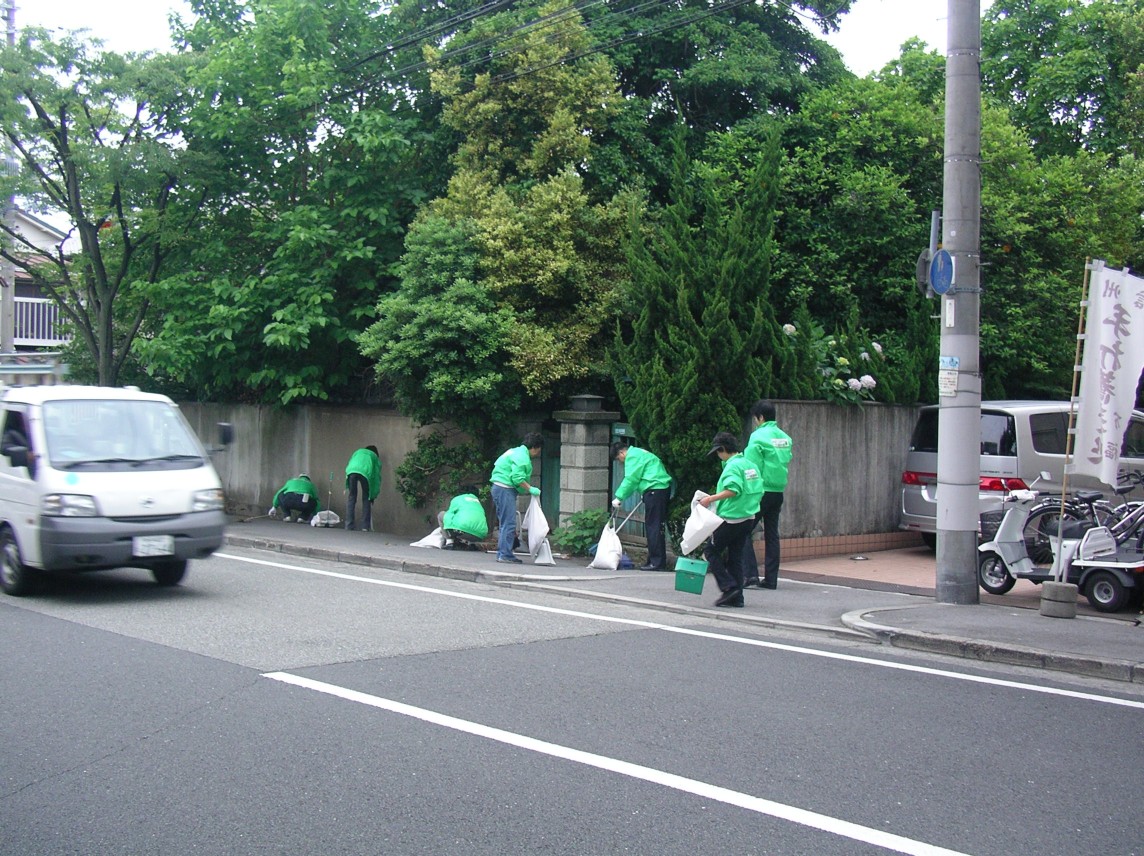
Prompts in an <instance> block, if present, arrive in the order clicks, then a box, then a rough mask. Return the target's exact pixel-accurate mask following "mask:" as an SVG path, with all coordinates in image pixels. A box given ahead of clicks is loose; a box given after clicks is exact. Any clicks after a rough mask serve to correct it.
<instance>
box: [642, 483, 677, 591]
mask: <svg viewBox="0 0 1144 856" xmlns="http://www.w3.org/2000/svg"><path fill="white" fill-rule="evenodd" d="M670 493H671V490H670V489H669V488H666V487H662V488H654V489H652V490H646V491H644V495H643V504H644V531H645V532H646V533H647V563H648V566H649V567H652V568H656V569H657V570H661V571H662V570H663V569H664V568H666V567H667V543H666V538H665V537H664V534H663V524H664V521H665V520H667V499H668V495H669V494H670Z"/></svg>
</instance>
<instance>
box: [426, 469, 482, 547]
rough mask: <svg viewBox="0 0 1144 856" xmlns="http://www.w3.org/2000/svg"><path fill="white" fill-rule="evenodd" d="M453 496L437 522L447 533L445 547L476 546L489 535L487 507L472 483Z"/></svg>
mask: <svg viewBox="0 0 1144 856" xmlns="http://www.w3.org/2000/svg"><path fill="white" fill-rule="evenodd" d="M462 490H463V491H464V493H459V494H457V495H456V496H454V497H453V499H452V501H451V502H450V503H449V507H448V508H447V509H446V510H445V511H442V512H441V513H440V514H439V515H438V517H437V522H438V523H439V524H440V526H441V531H442V532H443V533H444V534H445V549H446V550H450V549H456V548H457V546H459V545H463V546H465V547H471V548H474V549H475V548H476V546H477V545H478V544H479V543H480V542H481V541H484V540H485V538H487V537H488V535H489V520H488V517H487V516H486V515H485V507H484V506H483V505H481V501H480V499H478V498H477V491H476V489H475V488H474V487H472V486H471V485H465V486H464V487H463V488H462Z"/></svg>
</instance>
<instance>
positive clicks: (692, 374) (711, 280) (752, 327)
mask: <svg viewBox="0 0 1144 856" xmlns="http://www.w3.org/2000/svg"><path fill="white" fill-rule="evenodd" d="M779 160H780V152H779V145H778V139H777V135H772V137H771V138H770V139H769V140H768V141H767V144H766V145H765V146H764V147H763V151H762V154H761V155H760V157H759V158H758V160H757V162H756V164H755V165H754V168H753V169H752V170H751V172H750V173H749V176H748V179H747V181H746V182H745V183H744V188H743V190H742V192H741V193H740V194H738V195H737V197H736V198H731V197H730V195H729V194H726V193H722V192H720V188H719V187H718V186H717V179H716V178H715V177H713V176H712V175H711V174H710V172H708V171H704V170H695V169H693V167H692V164H691V162H690V161H689V159H688V157H687V154H686V151H685V146H684V140H683V132H682V131H677V133H676V136H675V145H674V154H673V166H672V190H671V202H670V204H669V205H667V206H666V208H664V209H663V211H662V212H660V216H659V217H658V218H657V219H656V220H655V221H654V222H652V223H650V224H649V225H647V226H644V227H641V226H640V225H639V224H636V225H634V227H633V229H632V230H631V231H632V237H631V239H630V244H629V248H628V250H629V270H630V274H631V277H632V306H633V307H635V308H636V309H635V310H634V316H635V317H634V319H633V321H632V325H631V329H630V331H629V330H621V331H620V333H618V334H617V337H616V341H615V347H614V349H613V355H612V356H613V365H614V367H615V371H616V376H617V383H616V387H617V392H618V395H619V398H620V402H621V404H622V405H623V407H624V410H625V411H626V413H627V415H628V418H629V420H630V421H631V423H632V427H633V428H634V430H635V433H636V435H637V436H638V437H639V438H640V443H641V445H644V446H646V447H647V448H649V449H651V450H652V451H654V452H655V453H656V454H658V455H659V456H660V457H661V458H662V459H663V461H664V463H665V465H666V466H667V468H668V470H669V471H670V472H671V473H672V475H673V476H674V477H675V479H676V481H677V484H678V490H677V492H676V502H677V507H678V506H682V505H685V504H686V503H687V502H689V501H690V498H691V495H692V493H693V492H694V491H695V490H696V489H697V488H698V489H704V490H711V489H712V488H714V486H715V482H716V481H717V479H718V476H719V467H718V466H717V464H716V463H715V462H713V459H711V458H707V457H706V456H705V455H706V452H707V450H708V449H709V448H710V443H711V438H712V437H713V436H714V434H715V433H716V432H717V431H731V432H732V433H734V434H739V433H740V432H741V429H742V428H743V419H744V414H745V413H746V412H747V410H748V409H749V408H750V406H751V404H752V403H753V402H754V401H755V400H756V399H758V398H760V397H765V396H768V395H771V394H772V390H773V389H775V385H776V377H777V376H780V377H781V376H782V375H783V374H785V372H786V370H787V367H788V365H789V363H790V357H791V350H790V346H789V344H788V343H787V342H785V341H784V336H783V334H782V331H781V328H780V327H779V326H778V324H777V323H776V321H775V317H774V314H773V312H772V309H771V301H770V299H769V298H770V261H771V255H772V243H771V233H772V229H773V223H774V209H775V200H776V196H777V189H778V168H779Z"/></svg>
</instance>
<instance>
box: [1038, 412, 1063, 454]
mask: <svg viewBox="0 0 1144 856" xmlns="http://www.w3.org/2000/svg"><path fill="white" fill-rule="evenodd" d="M1068 430H1069V414H1068V411H1067V410H1064V411H1061V410H1058V411H1057V412H1055V413H1033V414H1031V415H1030V416H1029V432H1030V433H1031V434H1032V435H1033V448H1034V449H1035V450H1036V451H1038V452H1040V453H1042V454H1045V455H1063V454H1064V453H1065V444H1066V443H1067V442H1068Z"/></svg>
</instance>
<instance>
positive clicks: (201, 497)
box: [191, 488, 223, 511]
mask: <svg viewBox="0 0 1144 856" xmlns="http://www.w3.org/2000/svg"><path fill="white" fill-rule="evenodd" d="M222 507H223V496H222V490H221V489H219V488H215V489H213V490H199V491H195V495H194V497H192V499H191V511H222Z"/></svg>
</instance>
